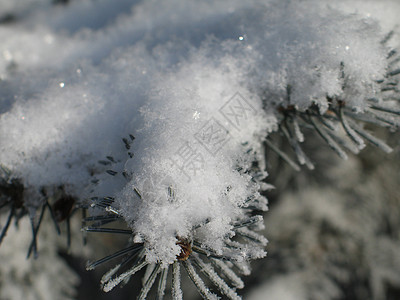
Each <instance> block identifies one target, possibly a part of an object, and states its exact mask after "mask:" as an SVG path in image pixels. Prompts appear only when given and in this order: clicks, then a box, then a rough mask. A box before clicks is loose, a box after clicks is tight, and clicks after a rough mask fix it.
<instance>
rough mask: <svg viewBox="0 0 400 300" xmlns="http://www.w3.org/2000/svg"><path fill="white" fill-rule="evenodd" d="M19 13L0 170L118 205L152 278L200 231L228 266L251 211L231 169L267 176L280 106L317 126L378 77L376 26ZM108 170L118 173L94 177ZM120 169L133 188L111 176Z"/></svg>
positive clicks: (267, 9)
mask: <svg viewBox="0 0 400 300" xmlns="http://www.w3.org/2000/svg"><path fill="white" fill-rule="evenodd" d="M3 2H4V3H3ZM12 3H13V2H12V1H2V2H1V3H0V7H4V8H7V9H6V10H4V11H10V13H14V14H15V15H16V17H17V21H16V22H15V23H12V22H11V23H10V24H4V25H0V39H1V41H2V43H1V45H0V76H1V79H2V81H1V82H0V88H1V98H0V101H1V102H0V112H1V115H0V162H1V163H2V164H4V165H5V166H7V167H8V168H10V169H11V170H12V171H13V174H14V176H16V177H21V178H22V180H23V182H24V184H25V185H26V186H27V187H28V188H30V189H32V190H39V188H40V187H41V186H58V185H64V186H65V188H66V191H67V192H68V193H70V194H73V195H76V196H79V197H80V198H81V200H82V199H83V198H84V197H85V196H86V197H88V196H91V195H92V196H93V195H99V196H116V197H117V201H116V206H117V209H118V210H119V211H120V213H121V214H122V215H123V217H124V218H125V219H126V221H127V222H128V224H129V226H131V227H132V229H133V230H134V232H135V233H136V234H137V236H138V237H137V238H138V239H139V238H141V239H142V240H144V241H145V242H146V245H147V252H146V259H147V260H148V262H156V261H162V262H164V263H172V262H173V261H174V260H175V258H176V255H177V254H178V253H179V251H180V248H179V246H177V245H176V238H177V236H181V237H188V236H190V235H191V234H193V232H192V231H193V230H192V228H193V227H194V226H196V225H198V224H201V223H203V222H204V221H205V220H206V219H210V220H211V222H210V223H208V224H207V225H205V227H204V229H202V230H204V232H203V233H202V234H203V236H204V238H203V239H204V241H203V243H204V244H205V245H206V246H208V247H211V248H213V249H214V250H215V251H217V252H218V251H221V249H222V239H223V238H224V237H226V236H229V235H233V231H232V226H231V222H233V221H235V220H236V219H237V218H240V217H243V214H244V213H243V210H242V209H241V206H243V205H245V200H246V199H247V198H248V197H251V196H254V195H255V196H257V197H259V195H258V194H257V193H258V190H259V189H260V186H259V184H258V183H254V182H253V181H252V180H251V179H252V178H251V176H250V175H248V174H245V173H240V172H238V171H237V170H236V169H237V168H238V167H242V168H244V169H246V168H247V167H249V166H250V163H251V160H252V159H251V158H252V156H251V155H252V154H251V153H252V152H251V153H250V154H246V152H247V150H248V149H250V148H251V149H253V151H255V152H257V155H256V158H257V159H258V160H259V161H261V164H263V162H262V160H263V157H262V151H261V148H262V147H261V145H262V144H261V143H262V140H263V138H264V137H265V136H266V135H267V134H268V132H270V131H272V130H275V129H276V125H277V124H276V115H275V114H276V108H277V107H278V106H280V105H283V106H286V105H289V104H291V105H295V106H296V107H298V108H299V109H306V108H307V107H309V106H310V105H312V104H313V103H317V104H318V105H320V107H321V110H324V109H325V108H326V107H327V100H326V96H327V95H328V96H332V97H338V98H339V99H341V100H344V101H346V103H348V105H350V106H352V107H354V108H355V109H356V110H358V111H362V110H363V108H364V106H365V101H364V100H365V99H366V98H370V97H373V96H374V95H375V93H376V84H375V80H377V79H380V78H382V76H383V75H384V72H385V55H386V51H387V49H385V48H384V47H383V46H382V45H381V44H380V43H379V41H380V40H381V39H382V37H383V36H384V34H385V32H382V31H381V29H380V27H379V24H378V22H376V21H375V20H374V19H373V18H372V17H365V16H364V15H354V14H348V13H341V12H339V11H336V10H335V9H333V8H330V7H328V6H327V4H328V3H330V2H323V1H318V2H316V1H302V2H300V3H297V2H295V1H293V3H292V2H290V1H288V2H287V1H267V2H265V3H258V1H246V2H243V1H219V2H217V3H214V2H204V3H198V2H191V3H187V2H185V1H163V2H159V1H144V2H142V3H133V4H132V5H129V2H127V1H117V2H116V4H115V5H114V2H113V5H111V4H110V3H109V2H107V1H100V2H97V1H82V2H80V1H72V2H71V3H70V4H69V5H68V6H66V7H64V8H63V9H61V8H60V7H59V6H52V5H50V4H49V3H47V2H45V1H41V3H42V4H41V5H43V6H44V7H45V9H40V10H39V9H37V10H34V11H30V10H29V9H28V7H29V6H21V7H20V6H17V5H14V4H12ZM26 5H28V4H26ZM32 5H33V4H32ZM310 7H311V9H310ZM1 11H3V10H1ZM21 14H23V15H24V16H25V18H22V19H21V20H20V21H18V16H20V15H21ZM88 15H90V18H89V19H88V18H87V16H88ZM103 17H104V18H103ZM99 20H103V21H101V22H100V21H99ZM341 65H343V67H341ZM342 69H343V71H344V74H345V76H346V78H347V79H348V82H349V84H348V85H346V86H345V87H344V88H342V80H341V78H340V76H341V71H342ZM288 86H290V87H291V95H290V101H289V102H287V94H286V93H287V89H288ZM263 108H265V109H263ZM129 134H133V135H134V136H135V138H136V139H135V140H134V141H133V143H132V146H131V150H130V151H131V152H132V153H134V157H133V158H132V159H128V155H127V153H126V152H127V151H126V150H125V149H124V148H125V147H124V145H123V143H122V142H121V139H122V138H125V137H128V135H129ZM244 143H248V144H246V145H245V146H244V145H243V144H244ZM108 155H110V156H113V157H115V159H116V160H119V162H118V164H117V165H111V166H110V167H107V166H105V167H104V166H102V165H101V164H99V163H98V160H102V159H104V158H105V157H106V156H108ZM114 167H115V168H117V169H118V170H115V171H121V170H122V169H124V170H125V171H127V172H128V173H132V179H131V180H125V179H124V178H123V177H122V176H120V174H118V175H116V176H114V177H113V176H110V175H107V174H106V173H104V172H105V171H106V170H107V169H112V168H114ZM92 175H94V176H95V177H97V178H99V179H100V183H99V185H98V186H97V187H94V188H95V191H94V193H92V194H90V193H89V190H91V189H92V188H93V186H91V184H90V180H91V178H92ZM169 187H171V190H172V191H173V193H174V196H173V197H172V198H173V199H171V197H170V196H169V195H168V188H169ZM135 189H136V191H135ZM228 190H229V191H228ZM137 191H139V193H141V195H142V198H140V197H139V196H138V195H137ZM96 193H97V194H96ZM27 201H37V200H29V199H28V200H27ZM32 205H37V204H36V203H33V204H32ZM263 208H264V209H265V205H264V207H263Z"/></svg>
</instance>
